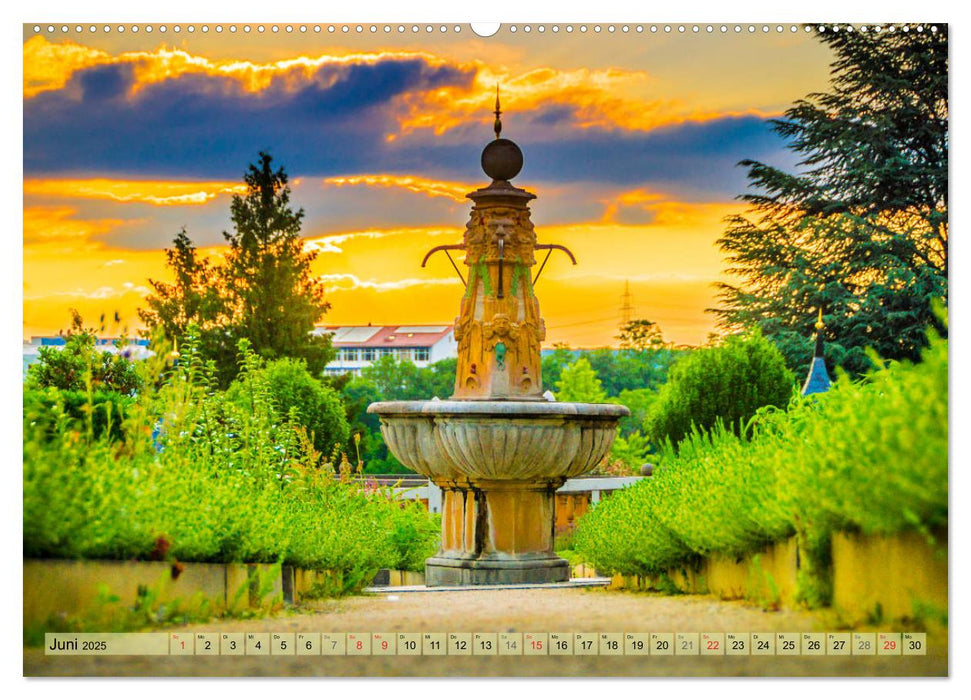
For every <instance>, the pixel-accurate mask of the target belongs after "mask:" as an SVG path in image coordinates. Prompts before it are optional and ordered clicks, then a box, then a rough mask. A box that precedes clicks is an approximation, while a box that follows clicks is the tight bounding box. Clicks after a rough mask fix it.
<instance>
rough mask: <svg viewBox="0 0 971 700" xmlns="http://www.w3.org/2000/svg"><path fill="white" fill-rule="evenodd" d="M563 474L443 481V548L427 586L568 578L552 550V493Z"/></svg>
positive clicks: (429, 569)
mask: <svg viewBox="0 0 971 700" xmlns="http://www.w3.org/2000/svg"><path fill="white" fill-rule="evenodd" d="M563 481H564V480H563V479H540V480H533V481H518V480H492V481H486V480H476V481H474V482H470V481H462V482H455V481H452V482H448V481H442V482H441V483H438V486H440V487H441V488H442V547H441V551H440V552H439V553H438V554H437V555H436V556H434V557H432V558H430V559H428V560H427V561H426V562H425V582H426V585H429V586H462V585H469V586H475V585H482V584H495V583H506V584H508V583H549V582H554V581H568V580H569V579H570V565H569V563H568V562H567V561H565V560H564V559H561V558H560V557H558V556H556V554H554V553H553V534H554V533H553V527H552V524H553V506H554V493H555V491H556V489H558V488H559V487H560V486H562V485H563Z"/></svg>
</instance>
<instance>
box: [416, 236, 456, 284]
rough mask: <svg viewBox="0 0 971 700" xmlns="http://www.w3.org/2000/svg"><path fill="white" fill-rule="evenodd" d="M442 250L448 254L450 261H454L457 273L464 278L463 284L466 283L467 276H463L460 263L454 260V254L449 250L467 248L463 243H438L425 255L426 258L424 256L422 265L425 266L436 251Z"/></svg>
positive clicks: (453, 264) (453, 265)
mask: <svg viewBox="0 0 971 700" xmlns="http://www.w3.org/2000/svg"><path fill="white" fill-rule="evenodd" d="M440 250H441V251H444V252H445V255H446V256H448V261H449V262H450V263H452V267H454V268H455V274H457V275H458V276H459V279H460V280H462V284H463V285H465V284H466V282H465V278H464V277H463V276H462V272H461V271H460V270H459V267H458V265H456V264H455V261H454V260H452V256H451V255H449V252H448V251H450V250H465V245H464V244H462V243H453V244H450V245H437V246H435V247H434V248H432V249H431V250H429V251H428V252H427V253H426V254H425V257H424V258H422V261H421V266H422V267H425V263H427V262H428V258H430V257H432V256H433V255H434V254H435V253H437V252H438V251H440Z"/></svg>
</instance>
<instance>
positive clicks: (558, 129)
mask: <svg viewBox="0 0 971 700" xmlns="http://www.w3.org/2000/svg"><path fill="white" fill-rule="evenodd" d="M294 77H295V76H294V75H290V76H286V77H277V78H275V79H274V81H273V82H272V83H271V84H270V85H269V86H268V87H267V88H266V89H264V90H262V91H260V92H258V93H252V92H246V91H245V90H243V89H242V88H241V87H240V86H239V84H238V83H236V82H235V81H233V80H231V79H228V78H225V77H222V76H213V75H205V74H185V75H182V76H180V77H178V78H177V79H169V80H164V81H162V82H159V83H155V84H149V85H144V86H142V87H141V89H140V90H139V91H138V92H137V93H135V94H134V95H130V94H129V88H130V86H131V82H132V67H131V66H130V65H129V66H122V65H111V66H101V67H97V68H91V69H87V70H83V71H79V72H78V73H76V74H75V75H74V76H73V78H72V80H71V82H70V83H69V84H68V85H67V86H65V88H64V89H62V90H57V91H48V92H44V93H41V94H39V95H37V96H36V97H34V98H31V99H28V100H25V102H24V172H25V174H26V175H28V176H43V175H55V174H77V173H97V174H99V175H105V176H111V175H115V176H120V177H131V176H138V175H143V176H153V177H179V178H185V177H198V178H206V179H232V180H235V179H239V178H240V176H241V175H242V174H243V172H244V171H245V169H246V165H247V164H248V163H249V162H251V161H253V160H254V159H255V157H256V154H257V152H258V151H260V150H268V151H270V152H271V153H272V154H273V155H274V157H275V159H276V160H277V162H279V163H282V164H283V165H284V166H285V167H286V168H287V170H288V171H289V172H290V173H291V174H292V175H295V176H307V177H313V176H321V177H325V176H332V175H346V174H353V173H374V172H387V173H408V174H412V173H418V174H422V175H425V176H427V177H433V178H441V179H459V180H463V181H471V182H478V181H483V180H484V179H485V177H484V175H483V174H482V173H481V171H480V170H479V167H478V163H479V154H480V152H481V149H482V147H483V146H485V144H486V143H488V141H489V138H490V132H491V128H489V127H490V125H491V122H490V124H487V123H486V120H485V119H483V120H481V121H470V123H469V124H466V125H462V126H461V127H459V128H457V129H453V130H451V131H450V132H448V134H447V135H446V136H445V137H435V136H434V135H432V134H431V133H430V131H428V130H424V131H419V132H415V133H412V134H410V135H404V136H401V137H399V138H398V139H397V140H395V141H393V142H387V141H386V140H385V135H386V134H388V133H391V132H396V131H397V123H396V121H395V116H396V115H395V110H398V109H402V107H401V106H400V103H397V102H395V100H396V99H398V98H400V97H401V96H402V95H405V94H407V93H409V92H414V91H421V90H431V89H436V88H439V87H445V86H459V87H463V88H467V87H469V86H470V85H471V81H472V79H473V77H474V75H473V71H472V70H471V69H468V70H465V69H460V68H457V67H453V66H449V65H442V64H437V65H433V64H431V63H429V62H428V61H426V60H424V59H421V58H406V59H400V60H398V59H390V58H389V59H386V60H380V61H376V62H371V63H350V64H325V65H323V66H321V67H320V69H319V70H318V71H317V72H316V73H315V74H314V75H312V76H310V78H309V79H306V78H301V79H302V80H303V83H302V84H299V87H297V88H296V89H295V88H294V87H293V83H294ZM123 96H124V97H123ZM573 110H574V108H573V107H572V106H570V105H566V104H563V103H548V104H545V105H543V106H542V107H541V108H540V109H538V110H535V111H533V112H529V113H524V114H518V115H517V114H515V113H513V114H510V115H507V116H506V117H505V118H504V125H505V127H506V128H505V129H504V130H503V136H508V137H510V138H513V139H514V140H516V141H517V142H518V143H519V144H520V146H521V147H522V149H523V151H524V153H525V157H526V165H525V168H524V169H523V172H522V174H521V175H520V176H519V177H518V178H517V184H519V185H520V186H524V187H529V184H530V182H539V181H545V182H553V183H580V182H590V183H601V184H604V185H612V186H618V185H623V186H632V187H644V186H647V187H652V188H655V189H660V190H664V191H669V192H674V193H677V194H679V195H684V196H687V197H690V196H692V195H693V194H694V195H698V196H699V197H706V198H711V197H718V198H723V199H727V198H730V197H733V196H735V195H737V194H739V193H740V192H742V191H744V190H745V187H746V179H745V173H744V171H743V170H742V169H741V168H738V167H736V164H737V162H738V161H739V160H742V159H744V158H754V159H758V160H764V161H768V162H773V163H774V164H778V165H782V166H786V167H791V166H792V165H793V164H794V163H793V161H794V159H793V158H792V157H791V155H790V154H789V153H788V152H787V151H786V150H785V144H784V142H783V141H782V140H781V139H780V138H779V137H778V136H777V135H776V134H775V133H773V132H772V130H771V128H770V127H769V124H768V123H767V121H766V120H764V119H761V118H758V117H754V116H746V117H725V118H720V119H712V120H708V121H703V122H685V123H682V124H677V125H672V126H667V127H663V128H657V129H654V130H651V131H648V132H644V131H629V130H624V129H599V128H580V127H577V126H576V125H575V119H574V114H573ZM485 116H488V115H483V117H485Z"/></svg>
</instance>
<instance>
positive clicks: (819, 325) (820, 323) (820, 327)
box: [816, 306, 823, 331]
mask: <svg viewBox="0 0 971 700" xmlns="http://www.w3.org/2000/svg"><path fill="white" fill-rule="evenodd" d="M816 330H817V331H821V330H823V307H822V306H820V307H819V318H817V319H816Z"/></svg>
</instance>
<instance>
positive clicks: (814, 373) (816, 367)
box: [802, 306, 832, 396]
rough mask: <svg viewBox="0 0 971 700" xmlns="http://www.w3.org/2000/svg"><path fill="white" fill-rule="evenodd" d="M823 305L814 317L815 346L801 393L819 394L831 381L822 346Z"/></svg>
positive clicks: (805, 394) (807, 394) (827, 387)
mask: <svg viewBox="0 0 971 700" xmlns="http://www.w3.org/2000/svg"><path fill="white" fill-rule="evenodd" d="M824 328H825V326H824V324H823V307H822V306H820V307H819V316H818V317H817V319H816V347H815V349H814V351H813V359H812V364H810V365H809V374H808V375H806V382H805V384H803V385H802V395H803V396H809V394H820V393H822V392H824V391H826V390H827V389H829V385H830V384H832V382H831V381H830V379H829V373H828V372H827V371H826V360H825V358H824V354H825V348H824V347H823V329H824Z"/></svg>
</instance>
